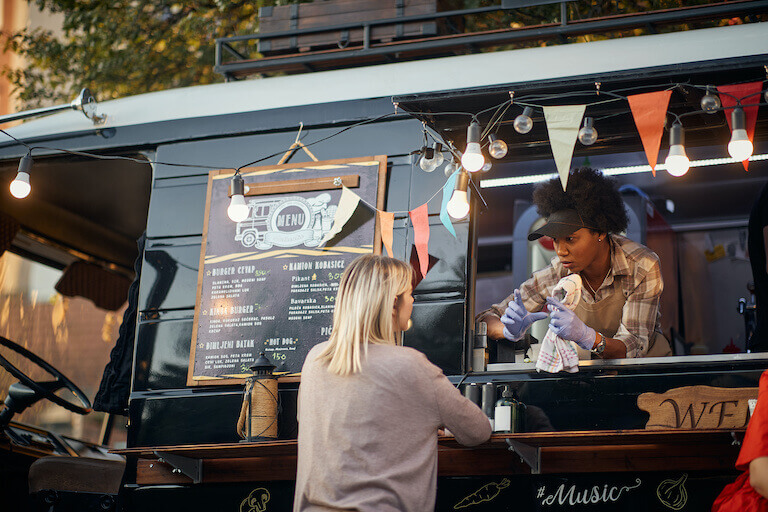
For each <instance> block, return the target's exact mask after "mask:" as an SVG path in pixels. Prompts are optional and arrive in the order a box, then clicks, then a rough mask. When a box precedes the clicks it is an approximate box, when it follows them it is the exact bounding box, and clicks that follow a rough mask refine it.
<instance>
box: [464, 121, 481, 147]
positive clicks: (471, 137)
mask: <svg viewBox="0 0 768 512" xmlns="http://www.w3.org/2000/svg"><path fill="white" fill-rule="evenodd" d="M473 142H480V125H479V124H477V121H472V122H471V123H469V126H468V127H467V144H471V143H473Z"/></svg>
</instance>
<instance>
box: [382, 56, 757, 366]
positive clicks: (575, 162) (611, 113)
mask: <svg viewBox="0 0 768 512" xmlns="http://www.w3.org/2000/svg"><path fill="white" fill-rule="evenodd" d="M729 65H730V66H731V67H730V68H727V67H726V68H727V69H726V68H723V67H720V69H718V70H715V69H716V68H715V67H713V66H708V65H707V64H706V63H698V64H690V65H686V66H683V65H681V66H676V67H675V69H671V68H670V69H661V70H653V72H651V71H650V70H640V71H632V72H623V73H614V74H611V75H610V76H600V77H592V76H590V77H584V78H568V79H567V80H565V79H564V80H563V81H562V82H561V83H556V82H549V83H546V84H527V83H520V84H510V85H508V86H504V87H494V88H489V89H487V90H475V91H467V92H465V93H464V94H458V95H453V96H450V97H447V96H446V95H440V94H436V95H433V96H427V95H421V96H408V97H398V98H395V100H396V101H397V102H398V104H399V106H400V107H401V108H403V109H404V110H406V111H407V112H409V113H411V114H412V115H413V116H414V117H416V118H418V119H421V120H423V121H424V122H425V123H426V124H427V125H428V126H429V127H430V128H432V129H433V130H434V133H435V134H436V136H440V137H442V138H443V139H444V141H445V142H447V144H448V146H453V147H454V148H456V150H457V154H458V155H460V154H461V152H462V151H463V150H464V149H465V147H466V146H467V138H465V134H468V131H467V126H468V124H469V122H470V120H477V121H478V122H479V124H480V126H481V130H482V137H481V138H482V140H481V141H480V144H481V146H482V147H483V149H484V151H485V153H484V156H485V158H486V161H488V162H490V163H491V164H492V165H491V167H490V169H485V170H483V171H481V172H478V173H474V174H472V177H473V178H472V179H473V181H474V182H475V184H476V185H477V192H479V194H480V195H482V201H480V200H478V201H476V202H475V203H473V207H474V208H476V210H477V211H475V212H474V214H475V215H476V223H477V231H476V232H477V236H476V248H477V252H476V254H477V257H476V274H475V275H474V276H470V277H469V279H470V281H471V282H472V289H473V291H474V308H473V311H474V313H475V314H477V313H479V312H481V311H483V310H485V309H486V308H488V307H489V306H490V305H491V304H494V303H500V302H501V301H502V300H503V299H504V298H505V297H506V296H507V295H509V294H511V293H512V291H513V290H514V289H515V288H517V287H518V286H519V285H520V284H521V283H522V282H523V281H525V280H526V279H528V278H529V277H530V276H531V274H532V272H533V271H535V270H538V269H540V268H543V267H545V266H547V265H548V264H549V262H550V260H551V259H552V258H553V257H555V253H554V251H553V247H552V243H551V240H547V239H540V240H537V241H534V242H529V241H528V240H527V235H528V233H530V232H531V231H532V230H533V229H535V228H536V226H537V225H538V224H537V223H541V222H542V219H540V217H539V215H538V214H537V213H536V209H535V207H534V206H533V205H532V193H533V190H534V188H535V186H536V185H537V184H538V183H541V182H542V181H545V180H548V179H551V178H555V177H557V176H558V169H559V170H561V171H562V170H563V169H562V168H559V167H558V164H557V161H558V155H557V154H556V153H557V150H556V149H553V148H554V142H553V141H554V140H555V139H554V138H552V137H551V134H550V133H549V129H548V128H549V127H548V123H550V121H551V118H550V119H548V118H547V114H546V113H545V110H546V108H550V107H556V108H559V107H560V106H574V105H586V107H585V110H584V114H583V119H586V118H587V117H588V118H591V123H592V127H593V128H595V129H596V130H597V132H598V137H597V140H596V142H594V143H593V144H591V145H588V144H585V143H583V142H581V139H579V140H578V141H576V142H575V146H574V149H573V152H572V153H571V160H570V165H569V167H568V166H566V167H565V169H568V168H570V169H574V168H578V167H582V166H586V167H592V168H596V169H600V170H602V171H603V172H604V174H606V175H610V176H612V177H614V178H615V179H616V180H617V182H618V185H619V187H620V191H621V192H622V196H623V199H624V202H625V205H626V209H627V212H628V214H629V217H630V223H629V227H628V229H627V232H626V233H624V234H625V235H626V236H627V237H628V238H630V239H632V240H634V241H636V242H639V243H641V244H644V245H646V246H647V247H649V248H650V249H651V250H653V251H654V252H655V253H656V254H657V255H658V256H659V258H660V261H661V270H662V276H663V279H664V291H663V294H662V296H661V301H660V311H661V320H660V322H661V328H662V331H663V334H664V335H665V337H666V338H667V339H668V340H669V341H670V344H671V346H672V351H673V355H674V357H690V356H701V357H705V358H706V357H711V358H712V360H713V361H716V360H729V358H731V359H733V354H739V353H740V354H746V350H747V340H748V339H749V337H750V335H751V332H752V330H753V329H754V314H755V307H754V304H755V298H754V294H753V276H752V268H751V266H750V262H749V255H748V247H747V244H748V229H747V228H748V222H749V216H750V211H751V209H752V206H753V204H754V203H755V201H756V200H757V198H758V197H759V195H760V192H761V190H762V189H763V187H764V186H766V183H768V164H766V155H767V154H768V117H766V113H765V112H766V110H765V106H764V105H765V104H764V103H762V104H761V106H759V107H755V110H754V111H753V115H754V113H755V112H756V113H757V114H756V122H755V129H754V136H753V140H752V142H753V153H752V155H753V157H752V159H751V161H750V162H749V164H748V170H745V166H744V165H743V164H742V163H741V162H740V161H738V160H736V159H734V158H732V157H730V155H729V150H728V149H727V146H728V144H729V139H730V138H731V137H732V126H731V124H732V118H731V116H732V112H733V111H734V109H735V107H733V106H730V107H729V106H728V105H727V101H723V107H724V108H723V109H721V110H717V111H715V112H714V113H707V112H705V111H704V110H703V109H704V107H703V105H705V103H706V101H705V103H702V101H703V100H705V96H706V95H707V94H709V93H711V91H713V90H714V91H716V92H717V91H720V90H721V91H727V90H733V89H732V87H734V84H736V86H744V85H745V84H752V85H754V87H755V88H756V90H758V91H759V94H753V95H752V96H749V97H747V96H745V97H744V98H739V103H737V104H736V107H743V106H744V105H746V103H747V98H752V100H754V101H755V102H759V101H764V100H763V94H764V93H765V85H764V82H763V81H764V79H765V70H764V69H763V67H762V65H759V64H758V63H757V62H750V59H749V58H744V59H743V60H734V61H733V62H732V63H730V64H729ZM686 67H687V69H686ZM699 86H701V87H699ZM707 86H709V87H710V89H709V93H708V89H707ZM718 87H720V88H721V89H718ZM760 88H762V90H760ZM661 91H667V92H669V98H670V99H669V103H668V105H667V107H666V114H665V113H664V111H663V110H662V115H661V117H660V123H661V124H660V125H659V127H658V128H659V129H660V143H659V149H658V152H657V162H658V164H661V165H658V166H657V170H656V172H655V175H654V174H653V173H652V172H651V169H650V166H649V157H648V154H649V149H648V147H646V146H647V142H645V138H644V136H643V137H641V135H640V134H639V129H638V124H637V122H636V119H635V117H634V114H636V112H635V113H633V111H632V108H631V107H630V104H629V101H628V99H627V98H628V97H629V96H631V95H637V94H644V93H653V92H661ZM612 94H613V96H612ZM510 97H511V98H512V101H511V103H510V101H509V100H510ZM723 97H726V96H723ZM752 100H749V101H752ZM505 101H506V102H507V103H505ZM741 102H743V104H744V105H742V103H741ZM526 107H533V111H532V112H529V114H530V117H531V120H532V126H533V127H532V129H530V131H529V132H525V131H524V130H520V129H519V128H520V127H519V126H517V124H518V123H517V122H516V117H517V116H519V115H521V114H525V111H524V109H525V108H526ZM464 112H467V113H469V114H470V115H471V116H467V115H461V113H464ZM581 119H582V117H579V119H578V120H581ZM675 123H680V124H681V125H682V126H683V127H684V129H685V137H684V148H685V152H686V153H687V158H688V160H689V161H690V169H689V170H688V172H687V173H685V174H684V175H682V176H673V175H672V174H670V173H669V172H667V171H666V166H665V159H666V157H667V155H668V152H669V148H670V146H671V145H672V144H674V142H675V141H674V140H672V137H671V128H672V126H673V125H674V124H675ZM662 125H663V126H662ZM553 126H554V125H553ZM578 126H581V121H580V122H579V125H578ZM578 126H577V128H578ZM584 126H586V125H584ZM489 134H492V135H495V136H496V137H497V138H498V139H502V140H504V141H505V142H506V145H507V149H508V150H507V152H506V155H505V156H503V157H502V158H499V159H495V158H491V156H490V154H489V151H488V150H489V149H490V148H489V145H490V140H489V139H487V138H486V137H487V136H488V135H489ZM553 152H554V153H555V155H554V157H553ZM560 156H562V153H561V154H560ZM670 165H671V164H670ZM673 172H674V169H673ZM473 195H474V196H475V197H476V198H478V194H477V193H476V194H473ZM486 205H487V208H486V207H485V206H486ZM480 210H482V211H480ZM472 279H474V281H472ZM546 331H547V320H542V321H539V322H537V323H536V324H534V326H533V327H532V329H531V330H530V332H531V334H532V335H533V338H535V339H538V340H539V341H540V340H541V339H542V338H543V337H544V334H545V333H546ZM502 343H503V342H502ZM536 345H537V344H536V343H535V342H534V343H533V344H532V345H531V348H530V349H527V350H526V349H525V348H522V349H521V348H520V347H519V346H518V347H517V350H515V351H514V353H513V354H510V353H509V351H508V352H507V353H506V354H505V355H504V356H501V355H499V353H498V352H497V353H494V354H492V358H491V361H490V362H491V365H493V364H495V363H504V364H505V365H508V364H516V365H519V366H515V367H513V368H519V369H530V370H532V369H533V364H532V361H535V360H536ZM526 356H528V357H526ZM494 357H495V358H497V359H496V360H494ZM745 357H748V358H760V357H761V356H758V355H745ZM654 359H659V358H654ZM529 361H530V362H529ZM614 362H616V363H618V361H614ZM644 362H645V363H649V362H660V361H658V360H657V361H649V360H648V359H646V360H645V361H644ZM644 362H643V361H635V362H633V365H637V364H641V365H642V364H643V363H644ZM606 363H608V362H607V361H606ZM582 364H585V365H588V364H592V363H591V362H590V361H583V362H582ZM492 368H493V366H491V369H492ZM505 368H506V366H505Z"/></svg>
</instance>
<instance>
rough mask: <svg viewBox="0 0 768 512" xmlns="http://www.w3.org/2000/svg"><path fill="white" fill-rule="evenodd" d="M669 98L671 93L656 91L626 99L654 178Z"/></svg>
mask: <svg viewBox="0 0 768 512" xmlns="http://www.w3.org/2000/svg"><path fill="white" fill-rule="evenodd" d="M671 96H672V91H656V92H647V93H645V94H634V95H632V96H628V97H627V101H629V108H630V109H631V110H632V117H633V118H634V119H635V126H637V131H638V132H639V133H640V140H641V141H642V142H643V149H644V150H645V157H646V158H647V159H648V165H650V166H651V172H653V175H654V176H656V163H657V162H658V158H659V147H661V136H662V134H663V133H664V122H665V121H666V119H667V108H668V107H669V98H670V97H671Z"/></svg>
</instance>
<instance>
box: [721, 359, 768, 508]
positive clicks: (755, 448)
mask: <svg viewBox="0 0 768 512" xmlns="http://www.w3.org/2000/svg"><path fill="white" fill-rule="evenodd" d="M766 456H768V370H766V371H765V372H763V374H762V375H761V376H760V391H759V393H758V395H757V407H755V413H754V414H753V415H752V417H751V418H750V420H749V426H747V433H746V434H745V435H744V442H743V443H742V444H741V451H739V458H738V459H737V460H736V469H740V470H742V471H744V472H743V473H742V474H741V475H739V477H738V478H737V479H736V481H735V482H733V483H731V484H728V485H726V486H725V489H723V492H721V493H720V496H718V497H717V499H716V500H715V502H714V503H713V504H712V512H768V500H766V499H765V498H763V497H762V496H760V495H759V494H758V493H757V492H756V491H755V490H754V489H753V488H752V486H751V485H749V463H750V462H752V461H753V460H755V459H756V458H758V457H766Z"/></svg>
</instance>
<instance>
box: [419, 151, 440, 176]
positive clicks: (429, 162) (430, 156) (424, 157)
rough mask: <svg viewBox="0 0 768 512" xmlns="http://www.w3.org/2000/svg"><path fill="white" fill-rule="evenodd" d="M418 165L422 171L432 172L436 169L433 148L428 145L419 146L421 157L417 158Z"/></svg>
mask: <svg viewBox="0 0 768 512" xmlns="http://www.w3.org/2000/svg"><path fill="white" fill-rule="evenodd" d="M419 167H421V170H422V171H424V172H432V171H434V170H435V169H437V162H436V161H435V150H434V149H432V148H430V147H426V146H425V147H423V148H421V158H420V159H419Z"/></svg>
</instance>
